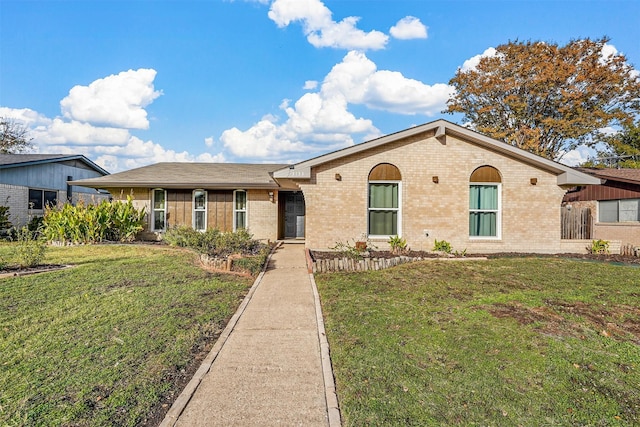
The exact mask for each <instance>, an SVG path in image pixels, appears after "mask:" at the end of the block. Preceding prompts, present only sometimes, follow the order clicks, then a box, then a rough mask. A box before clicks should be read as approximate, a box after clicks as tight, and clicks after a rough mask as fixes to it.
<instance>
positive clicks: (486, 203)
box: [469, 185, 498, 210]
mask: <svg viewBox="0 0 640 427" xmlns="http://www.w3.org/2000/svg"><path fill="white" fill-rule="evenodd" d="M469 209H482V210H497V209H498V186H497V185H471V186H470V187H469Z"/></svg>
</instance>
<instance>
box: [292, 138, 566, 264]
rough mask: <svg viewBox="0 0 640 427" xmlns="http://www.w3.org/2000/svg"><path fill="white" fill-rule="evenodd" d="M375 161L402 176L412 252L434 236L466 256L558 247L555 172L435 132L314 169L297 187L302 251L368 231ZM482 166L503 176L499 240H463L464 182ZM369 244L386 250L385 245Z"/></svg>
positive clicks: (406, 233) (465, 231)
mask: <svg viewBox="0 0 640 427" xmlns="http://www.w3.org/2000/svg"><path fill="white" fill-rule="evenodd" d="M379 163H392V164H394V165H395V166H396V167H398V169H399V170H400V172H401V174H402V186H401V190H402V196H401V197H402V230H401V234H402V236H403V237H404V238H406V239H407V242H408V244H409V246H410V247H411V248H412V249H415V250H431V249H432V248H433V244H434V240H435V239H438V240H446V241H448V242H450V243H451V244H452V246H453V249H454V250H459V251H462V250H464V249H466V250H467V252H469V253H485V252H511V251H518V252H540V253H545V252H546V253H555V252H559V250H560V205H561V201H562V197H563V195H564V190H563V189H562V188H560V187H559V186H558V185H557V178H556V176H555V175H553V174H551V173H549V172H545V171H542V170H540V169H537V168H535V167H533V166H530V165H527V164H525V163H522V162H520V161H517V160H515V159H512V158H510V157H506V156H504V155H501V154H500V153H497V152H494V151H490V150H488V149H486V148H483V147H480V146H477V145H474V144H471V143H468V142H465V141H462V140H459V139H457V138H455V137H452V136H449V135H447V137H446V140H445V142H444V143H442V142H440V141H439V140H438V139H436V138H435V137H434V136H433V133H430V134H420V135H416V136H413V137H410V138H406V139H403V140H400V141H395V142H392V143H389V144H385V145H383V146H380V147H376V148H373V149H370V150H366V151H364V152H360V153H356V154H353V155H351V156H348V157H344V158H341V159H337V160H335V161H332V162H329V163H326V164H323V165H320V166H318V167H316V168H314V169H313V170H312V177H311V180H310V181H307V182H304V181H300V182H299V185H300V187H301V188H302V190H303V192H304V195H305V201H306V207H307V219H306V221H307V222H306V229H307V234H306V244H307V246H308V247H310V248H313V249H326V248H328V247H331V246H334V245H335V243H336V242H337V241H346V240H354V239H358V238H359V237H360V236H362V235H363V234H365V233H366V232H367V178H368V174H369V171H370V170H371V169H372V168H373V167H374V166H376V165H377V164H379ZM484 165H489V166H493V167H495V168H496V169H498V171H499V172H500V175H501V178H502V198H501V200H502V236H501V238H500V239H495V240H487V239H470V238H469V177H470V176H471V173H472V172H473V171H474V170H475V169H476V168H478V167H480V166H484ZM336 174H339V175H340V177H341V180H336ZM434 176H437V177H438V183H434V182H433V177H434ZM531 178H536V179H537V183H536V185H532V184H531ZM425 230H428V231H429V235H428V236H427V235H426V233H425ZM374 243H375V244H376V245H377V246H378V247H379V248H381V249H383V248H386V247H387V243H386V241H384V240H382V241H378V242H374Z"/></svg>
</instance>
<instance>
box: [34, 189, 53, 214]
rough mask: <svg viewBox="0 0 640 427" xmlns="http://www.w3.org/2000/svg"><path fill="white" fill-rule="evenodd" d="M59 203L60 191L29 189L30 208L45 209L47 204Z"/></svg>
mask: <svg viewBox="0 0 640 427" xmlns="http://www.w3.org/2000/svg"><path fill="white" fill-rule="evenodd" d="M57 203H58V192H57V191H47V190H35V189H31V188H30V189H29V206H28V207H29V209H38V210H41V209H44V207H45V206H55V205H56V204H57Z"/></svg>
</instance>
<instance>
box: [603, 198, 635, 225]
mask: <svg viewBox="0 0 640 427" xmlns="http://www.w3.org/2000/svg"><path fill="white" fill-rule="evenodd" d="M598 220H599V221H600V222H629V221H640V199H622V200H603V201H601V202H598Z"/></svg>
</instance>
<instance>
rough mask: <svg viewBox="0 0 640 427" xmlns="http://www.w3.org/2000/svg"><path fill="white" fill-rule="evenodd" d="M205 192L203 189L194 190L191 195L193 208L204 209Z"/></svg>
mask: <svg viewBox="0 0 640 427" xmlns="http://www.w3.org/2000/svg"><path fill="white" fill-rule="evenodd" d="M206 199H207V197H206V193H205V192H204V191H196V192H195V193H194V195H193V205H194V206H193V207H194V209H205V204H206Z"/></svg>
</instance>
